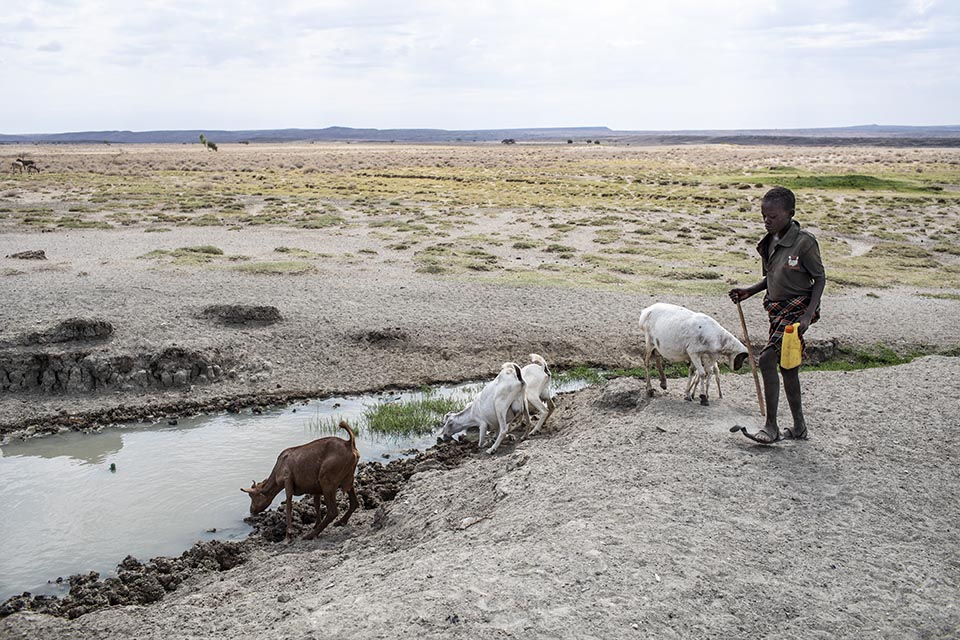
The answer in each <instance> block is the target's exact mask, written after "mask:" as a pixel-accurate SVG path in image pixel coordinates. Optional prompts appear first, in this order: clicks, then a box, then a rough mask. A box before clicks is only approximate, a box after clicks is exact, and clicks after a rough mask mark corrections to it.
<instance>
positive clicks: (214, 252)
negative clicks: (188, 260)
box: [176, 244, 223, 256]
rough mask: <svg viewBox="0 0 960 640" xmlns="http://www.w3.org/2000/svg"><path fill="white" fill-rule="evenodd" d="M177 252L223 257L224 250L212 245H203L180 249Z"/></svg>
mask: <svg viewBox="0 0 960 640" xmlns="http://www.w3.org/2000/svg"><path fill="white" fill-rule="evenodd" d="M176 251H181V252H183V253H203V254H206V255H211V256H222V255H223V249H221V248H220V247H215V246H213V245H210V244H202V245H199V246H195V247H180V248H179V249H177V250H176Z"/></svg>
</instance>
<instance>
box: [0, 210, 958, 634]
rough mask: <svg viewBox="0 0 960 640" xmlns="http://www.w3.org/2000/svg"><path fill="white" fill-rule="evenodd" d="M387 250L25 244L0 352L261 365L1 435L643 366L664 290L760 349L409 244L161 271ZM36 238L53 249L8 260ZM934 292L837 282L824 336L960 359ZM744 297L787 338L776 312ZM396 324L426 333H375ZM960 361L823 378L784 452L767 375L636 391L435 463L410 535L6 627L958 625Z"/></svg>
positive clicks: (1, 429)
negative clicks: (755, 439) (222, 260)
mask: <svg viewBox="0 0 960 640" xmlns="http://www.w3.org/2000/svg"><path fill="white" fill-rule="evenodd" d="M364 242H365V239H364V238H363V237H351V238H346V239H345V238H341V237H337V236H335V235H331V234H330V233H328V232H327V231H325V230H313V231H305V230H295V229H283V228H259V229H244V230H242V231H229V230H226V229H223V228H180V227H177V228H174V229H172V230H171V231H169V232H167V233H162V234H153V233H151V234H146V233H144V232H143V230H142V229H115V230H111V231H99V230H69V231H63V230H61V231H57V232H54V233H36V232H20V231H9V232H5V233H2V234H0V269H2V270H3V275H2V276H0V292H2V304H0V342H8V343H9V342H10V341H15V340H16V339H17V338H18V337H19V336H22V335H24V334H25V333H28V332H30V331H36V330H39V329H43V328H47V327H50V326H52V325H54V324H56V323H57V322H59V321H61V320H64V319H67V318H71V317H77V316H80V317H96V318H102V319H105V320H108V321H109V322H111V323H112V324H113V326H114V329H115V333H114V334H113V336H112V337H111V338H110V339H109V340H106V341H100V342H96V341H94V342H82V343H63V344H59V345H43V346H42V347H33V348H32V349H34V351H38V352H39V351H42V352H47V353H57V352H62V351H69V350H83V351H87V352H90V353H94V354H104V355H136V354H151V353H156V352H158V351H160V350H162V349H164V348H167V347H170V346H174V345H176V346H181V347H186V348H190V349H197V350H202V351H204V352H208V353H219V354H221V355H223V356H224V357H225V358H227V359H229V360H230V361H231V362H234V363H235V365H234V368H235V370H234V373H235V376H234V377H229V378H228V377H226V376H225V377H224V379H222V380H220V381H218V382H216V383H214V384H208V385H196V386H194V387H190V388H183V389H177V390H160V389H152V390H149V391H122V390H110V391H106V392H102V393H96V394H92V395H84V396H77V395H41V394H38V393H2V394H0V434H2V435H4V436H5V437H17V435H18V434H21V433H22V432H23V430H24V427H26V426H28V425H36V424H41V425H43V424H48V425H54V427H56V426H58V425H70V424H71V421H70V420H71V418H74V417H77V416H87V417H88V418H89V419H90V420H91V421H92V422H94V423H96V422H97V421H98V420H99V418H98V416H100V415H101V414H102V412H105V411H109V410H112V409H115V408H117V407H124V408H126V409H129V410H130V411H132V412H133V413H134V414H136V415H147V414H155V413H159V412H162V411H163V410H164V409H163V407H167V408H168V409H169V410H171V411H176V410H178V407H181V408H182V407H184V406H186V405H187V404H188V403H192V404H191V406H202V405H204V404H212V403H214V402H215V401H216V400H217V399H221V398H225V397H246V398H248V399H249V398H250V397H251V396H250V394H254V395H257V396H260V397H262V398H265V399H269V398H270V397H276V396H278V395H282V394H303V395H306V396H310V395H313V396H315V395H323V394H325V393H332V392H351V391H361V390H370V389H378V388H383V387H385V386H414V385H418V384H422V383H427V382H434V381H449V380H464V379H471V378H478V377H484V376H487V375H489V374H491V373H493V372H495V371H496V370H497V369H498V368H499V366H500V363H501V362H503V361H505V360H521V359H525V358H526V354H528V353H530V352H538V353H541V354H543V355H544V356H546V358H547V359H548V361H549V362H550V363H551V364H552V365H553V366H554V367H562V366H565V365H573V364H581V363H589V364H595V365H600V366H607V367H624V366H636V365H638V364H639V363H640V361H641V356H640V352H639V350H638V344H637V341H636V337H635V336H636V333H635V326H636V319H637V317H638V316H639V313H640V310H641V309H642V308H643V307H644V306H646V305H648V304H650V303H652V302H655V301H671V302H678V303H681V304H685V305H686V306H689V307H691V308H695V309H698V310H701V311H705V312H709V313H711V314H713V315H715V316H716V317H717V318H718V319H719V320H720V321H721V322H722V323H723V324H724V325H725V326H726V327H728V328H729V329H731V330H732V331H733V332H734V333H737V334H739V333H740V331H739V328H738V326H739V321H738V319H737V313H736V308H735V307H734V306H733V305H732V304H731V303H730V302H729V300H727V299H726V298H724V297H722V296H719V297H717V296H715V297H702V296H699V297H697V296H680V295H657V296H653V295H648V294H644V293H636V292H627V291H617V290H616V288H615V287H610V288H606V289H602V290H601V289H586V288H572V287H538V286H526V287H513V286H505V285H502V284H500V285H497V284H490V283H485V282H484V281H483V279H482V278H481V277H478V276H472V275H459V276H430V275H425V274H420V273H416V272H415V271H414V265H412V264H410V263H409V262H403V261H395V260H393V259H392V258H391V257H390V255H389V254H387V253H380V254H378V255H377V256H376V257H370V258H362V257H356V259H341V258H336V259H330V260H322V261H318V263H317V266H316V269H315V270H314V271H312V272H310V273H306V274H303V275H298V276H271V275H250V274H243V273H238V272H236V271H234V270H231V269H229V268H203V267H173V266H169V265H163V264H158V263H157V262H156V261H151V260H145V259H142V258H140V256H142V255H143V254H145V253H147V252H149V251H151V250H154V249H157V248H168V249H174V248H177V247H183V246H193V245H201V244H211V245H214V246H217V247H220V248H222V249H223V250H224V251H225V252H226V253H227V254H242V255H245V256H250V257H251V258H252V259H254V260H264V261H265V260H276V259H277V256H276V254H275V252H274V248H275V247H278V246H296V247H301V248H303V249H307V250H310V251H314V252H330V251H331V249H338V251H337V252H336V253H338V255H339V254H342V253H343V251H344V250H347V251H357V250H358V249H362V248H363V243H364ZM344 243H346V244H347V246H343V245H344ZM31 249H42V250H44V251H45V252H46V255H47V257H48V260H46V261H36V262H33V261H22V260H14V259H10V258H5V257H3V256H7V255H8V254H11V253H14V252H18V251H24V250H31ZM354 255H355V256H360V255H361V254H354ZM755 277H756V275H755V274H753V275H751V274H744V280H743V282H744V283H750V282H753V281H754V279H755ZM38 292H40V294H39V295H38ZM917 293H918V291H917V290H915V289H913V288H905V287H896V286H894V287H893V288H890V289H882V290H874V289H847V290H845V291H843V292H840V291H833V290H831V289H829V288H828V290H827V294H826V297H825V301H824V308H823V319H822V321H821V322H820V323H818V324H817V325H815V326H814V327H813V328H812V329H811V333H810V334H809V337H810V338H811V339H816V340H826V341H829V340H836V341H837V342H838V343H840V344H842V345H846V346H858V345H859V346H869V345H873V344H876V343H884V344H888V345H891V346H894V347H896V348H898V349H899V350H901V351H909V350H910V349H914V348H918V349H919V348H923V349H925V350H928V351H929V350H931V349H933V350H935V349H945V348H949V347H952V346H955V345H957V344H958V339H957V337H956V332H955V331H954V330H953V329H952V327H951V325H950V324H949V323H947V322H944V321H943V320H942V319H943V318H952V317H956V315H957V305H958V304H960V303H958V302H957V301H956V300H953V299H934V298H928V297H920V296H918V295H917ZM210 304H256V305H272V306H275V307H276V308H277V309H278V310H279V311H280V313H281V315H282V316H283V320H282V321H281V322H279V323H277V324H274V325H271V326H266V327H254V326H248V327H239V328H237V327H229V326H222V325H218V324H214V323H211V322H210V321H209V320H208V319H205V318H203V317H202V316H201V314H200V312H201V310H202V309H203V308H204V307H205V306H206V305H210ZM744 310H745V312H746V314H747V317H748V321H749V328H750V333H751V337H753V338H754V342H757V341H762V339H763V336H764V333H765V330H766V327H765V321H764V316H763V312H762V310H761V308H760V303H759V300H756V299H754V300H750V301H748V302H747V303H746V304H745V305H744ZM384 333H386V334H389V335H395V336H400V338H399V339H396V340H385V341H384V340H373V339H371V336H375V335H382V334H384ZM958 373H960V359H957V358H947V357H928V358H923V359H920V360H916V361H914V362H913V363H911V364H909V365H904V366H900V367H893V368H887V369H877V370H867V371H858V372H851V373H805V374H802V380H803V384H804V386H805V394H806V398H807V407H808V419H809V421H810V423H811V428H812V430H813V439H812V440H811V441H809V442H805V443H787V444H784V445H782V446H778V447H771V448H764V447H758V446H754V445H752V444H751V443H749V442H748V441H747V440H746V439H744V438H743V437H742V436H740V435H731V434H730V433H729V431H728V429H729V427H731V426H733V425H734V424H751V425H755V422H756V416H755V413H756V408H755V398H754V391H753V386H752V380H751V378H750V377H749V376H735V375H725V376H724V379H723V385H724V392H725V398H724V399H723V400H722V401H719V402H715V403H714V404H713V405H712V406H710V407H701V406H699V405H694V404H689V403H685V402H683V401H682V400H681V399H680V392H679V390H678V389H677V388H676V384H675V383H674V384H673V386H672V388H671V390H670V391H669V392H668V393H667V394H666V395H665V396H658V397H657V398H654V399H653V400H650V401H646V400H640V402H639V404H638V399H639V393H638V390H639V387H638V386H637V385H638V384H639V383H637V382H635V381H631V380H627V381H619V382H613V383H610V384H609V385H608V386H607V387H605V388H602V389H591V390H587V391H584V392H580V393H578V394H576V396H572V397H565V398H564V399H563V400H562V402H561V409H560V410H559V413H558V414H556V416H557V417H556V420H555V421H554V422H553V429H551V430H550V432H549V433H547V434H545V435H544V436H542V437H538V438H536V439H534V440H533V441H530V442H526V443H522V444H520V445H516V446H515V447H514V446H513V445H508V446H506V447H504V448H503V450H502V452H501V453H499V454H498V455H496V456H493V457H485V456H479V455H478V456H476V457H474V458H471V459H470V460H468V461H466V462H465V463H464V464H462V465H460V466H458V467H456V468H454V469H452V470H447V471H440V470H424V471H422V472H420V473H417V474H415V475H414V476H413V480H412V481H411V482H408V483H407V484H406V485H404V488H403V490H402V492H401V494H400V495H399V496H398V498H397V499H396V500H395V501H393V502H392V503H390V505H389V507H388V508H387V509H386V514H385V516H384V515H383V514H381V515H380V516H379V518H380V519H379V521H378V526H379V525H383V526H382V528H374V527H373V526H371V525H372V524H373V521H374V518H375V514H374V512H373V511H364V512H358V513H357V514H356V515H355V516H354V519H353V520H352V521H351V523H350V525H349V526H348V527H346V528H345V529H338V530H335V531H328V532H325V533H324V534H323V536H322V537H321V539H320V540H317V541H314V542H310V543H307V542H296V543H294V544H293V545H291V546H289V547H288V546H286V545H264V546H262V547H261V548H260V549H259V550H257V551H256V552H255V553H254V557H253V558H252V559H251V560H250V561H249V562H247V563H246V564H243V565H241V566H239V567H236V568H234V569H231V570H229V571H226V572H222V573H216V574H204V575H199V576H195V577H193V578H191V579H190V580H189V581H188V583H187V584H186V585H184V586H183V587H181V588H180V589H179V590H177V591H175V592H173V593H171V594H170V595H168V596H167V597H166V598H165V599H164V600H162V601H161V602H160V603H158V604H156V605H151V606H147V607H120V608H115V609H109V610H103V611H98V612H94V613H91V614H87V615H85V616H82V617H80V618H78V619H76V620H73V621H67V620H63V619H57V618H51V617H48V616H43V615H38V614H24V613H20V614H15V615H13V616H10V617H8V618H5V619H3V620H2V621H0V637H4V638H8V637H9V638H21V637H22V638H75V637H96V638H166V637H178V638H187V637H196V638H209V637H224V638H260V637H264V636H265V635H270V636H271V637H277V638H310V637H313V638H327V637H356V638H369V637H391V638H392V637H411V636H424V637H455V636H456V637H491V638H493V637H514V636H525V637H530V636H533V637H569V638H590V637H596V638H619V637H629V636H634V635H635V636H638V637H651V638H670V637H678V638H680V637H683V638H687V637H718V638H720V637H783V638H810V637H897V638H900V637H917V638H931V637H949V636H955V635H956V634H957V629H958V625H960V612H958V610H957V605H956V602H957V601H958V600H960V598H958V596H960V593H958V587H957V585H958V584H960V565H958V563H957V555H956V549H957V548H960V547H958V542H960V541H958V539H957V538H958V535H960V534H958V519H960V515H958V514H960V509H958V506H960V505H958V504H957V502H958V498H957V495H958V492H957V478H956V473H955V471H954V469H955V468H956V464H957V459H956V458H957V455H956V449H957V444H958V443H957V438H958V436H957V429H956V427H957V426H958V421H957V406H956V405H957V403H956V398H955V397H954V396H953V395H952V394H950V393H949V391H948V386H947V381H949V380H952V379H953V376H954V375H956V374H958ZM624 397H626V400H624ZM624 403H625V404H626V406H624ZM552 421H553V419H552ZM7 552H9V550H8V551H7Z"/></svg>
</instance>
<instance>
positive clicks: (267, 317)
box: [200, 304, 283, 325]
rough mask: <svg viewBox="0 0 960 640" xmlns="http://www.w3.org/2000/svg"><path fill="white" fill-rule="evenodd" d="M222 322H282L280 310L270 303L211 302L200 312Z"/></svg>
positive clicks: (247, 323)
mask: <svg viewBox="0 0 960 640" xmlns="http://www.w3.org/2000/svg"><path fill="white" fill-rule="evenodd" d="M200 315H201V316H202V317H204V318H210V319H213V320H216V321H217V322H220V323H221V324H243V325H268V324H274V323H276V322H280V321H281V320H283V317H282V316H281V315H280V310H279V309H277V308H276V307H272V306H269V305H249V304H211V305H208V306H206V307H204V308H203V311H202V312H201V314H200Z"/></svg>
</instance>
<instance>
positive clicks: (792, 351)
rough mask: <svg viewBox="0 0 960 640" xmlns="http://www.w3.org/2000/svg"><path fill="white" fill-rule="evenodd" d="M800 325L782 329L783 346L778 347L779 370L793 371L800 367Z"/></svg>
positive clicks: (801, 354)
mask: <svg viewBox="0 0 960 640" xmlns="http://www.w3.org/2000/svg"><path fill="white" fill-rule="evenodd" d="M799 329H800V323H799V322H795V323H794V324H788V325H787V326H785V327H784V328H783V344H782V345H781V347H780V368H781V369H793V368H795V367H799V366H800V360H802V359H803V347H802V346H801V345H800V331H799Z"/></svg>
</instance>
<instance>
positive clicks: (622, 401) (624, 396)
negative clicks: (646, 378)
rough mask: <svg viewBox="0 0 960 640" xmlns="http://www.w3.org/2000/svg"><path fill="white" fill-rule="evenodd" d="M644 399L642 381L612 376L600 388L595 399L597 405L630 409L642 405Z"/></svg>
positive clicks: (606, 407)
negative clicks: (612, 377)
mask: <svg viewBox="0 0 960 640" xmlns="http://www.w3.org/2000/svg"><path fill="white" fill-rule="evenodd" d="M644 400H645V395H644V383H643V381H642V380H639V379H638V378H628V377H624V378H614V379H613V380H610V381H609V382H607V383H605V384H604V385H603V386H602V387H601V388H600V393H599V396H598V397H597V399H596V403H597V406H598V407H602V408H605V409H620V410H630V409H636V408H637V407H638V406H640V405H642V404H643V402H644Z"/></svg>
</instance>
